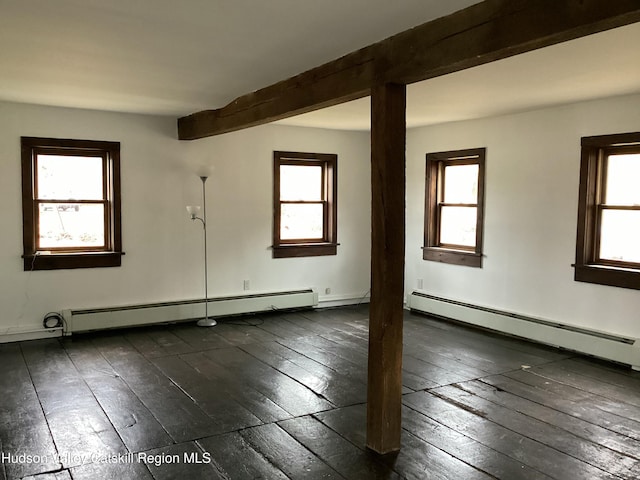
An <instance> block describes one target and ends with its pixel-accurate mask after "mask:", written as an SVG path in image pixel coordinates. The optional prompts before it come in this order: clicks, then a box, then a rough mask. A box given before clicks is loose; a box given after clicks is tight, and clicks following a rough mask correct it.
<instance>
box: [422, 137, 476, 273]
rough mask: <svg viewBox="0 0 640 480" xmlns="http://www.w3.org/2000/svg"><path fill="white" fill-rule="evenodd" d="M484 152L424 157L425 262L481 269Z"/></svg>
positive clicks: (430, 154)
mask: <svg viewBox="0 0 640 480" xmlns="http://www.w3.org/2000/svg"><path fill="white" fill-rule="evenodd" d="M485 151H486V149H484V148H475V149H470V150H456V151H451V152H439V153H428V154H427V181H426V193H425V222H424V247H423V249H422V251H423V258H424V259H425V260H433V261H436V262H444V263H453V264H456V265H468V266H471V267H481V266H482V218H483V211H484V160H485Z"/></svg>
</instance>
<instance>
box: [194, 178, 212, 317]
mask: <svg viewBox="0 0 640 480" xmlns="http://www.w3.org/2000/svg"><path fill="white" fill-rule="evenodd" d="M200 180H202V205H203V206H204V207H203V210H202V217H199V216H198V212H200V207H198V206H188V207H187V212H189V215H191V220H200V221H201V222H202V228H203V230H204V318H202V319H200V320H198V326H199V327H213V326H215V325H216V324H217V323H218V322H216V321H215V320H214V319H213V318H209V289H208V280H209V275H208V270H207V191H206V188H205V183H206V182H207V177H204V176H203V177H200Z"/></svg>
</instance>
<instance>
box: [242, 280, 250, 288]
mask: <svg viewBox="0 0 640 480" xmlns="http://www.w3.org/2000/svg"><path fill="white" fill-rule="evenodd" d="M242 286H243V288H244V289H245V290H249V288H250V283H249V280H244V281H243V282H242Z"/></svg>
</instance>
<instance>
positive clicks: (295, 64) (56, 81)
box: [0, 0, 640, 129]
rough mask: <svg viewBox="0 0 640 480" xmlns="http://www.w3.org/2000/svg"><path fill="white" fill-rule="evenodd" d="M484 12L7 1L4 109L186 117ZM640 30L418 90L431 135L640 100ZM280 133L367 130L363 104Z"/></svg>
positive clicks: (295, 2) (168, 0)
mask: <svg viewBox="0 0 640 480" xmlns="http://www.w3.org/2000/svg"><path fill="white" fill-rule="evenodd" d="M474 3H477V0H446V1H444V0H396V1H393V2H390V1H389V0H322V1H312V0H182V1H175V0H108V1H105V0H55V1H54V0H0V100H5V101H14V102H24V103H37V104H44V105H56V106H65V107H77V108H90V109H99V110H109V111H121V112H135V113H149V114H158V115H172V116H182V115H186V114H189V113H193V112H195V111H200V110H204V109H210V108H218V107H221V106H224V105H225V104H227V103H229V102H230V101H231V100H233V99H234V98H236V97H237V96H240V95H243V94H245V93H248V92H251V91H253V90H256V89H259V88H261V87H264V86H267V85H270V84H272V83H275V82H277V81H279V80H282V79H285V78H288V77H290V76H293V75H295V74H297V73H300V72H302V71H305V70H307V69H309V68H312V67H315V66H317V65H320V64H322V63H324V62H327V61H330V60H333V59H335V58H338V57H340V56H342V55H344V54H346V53H349V52H351V51H354V50H357V49H359V48H361V47H363V46H366V45H369V44H371V43H374V42H376V41H378V40H382V39H384V38H386V37H388V36H390V35H393V34H394V33H397V32H400V31H403V30H406V29H408V28H410V27H413V26H415V25H418V24H422V23H424V22H427V21H429V20H431V19H433V18H437V17H440V16H443V15H447V14H449V13H451V12H453V11H455V10H459V9H461V8H464V7H466V6H469V5H471V4H474ZM638 45H640V24H637V25H631V26H628V27H622V28H620V29H616V30H613V31H610V32H604V33H601V34H597V35H593V36H591V37H586V38H583V39H579V40H575V41H572V42H567V43H565V44H561V45H558V46H554V47H549V48H546V49H543V50H540V51H535V52H530V53H527V54H524V55H520V56H518V57H513V58H510V59H506V60H502V61H500V62H494V63H492V64H489V65H485V66H481V67H477V68H474V69H470V70H467V71H464V72H458V73H455V74H451V75H447V76H446V77H440V78H436V79H432V80H429V81H426V82H421V83H419V84H415V85H412V86H410V87H409V97H408V114H407V117H408V124H409V125H410V126H417V125H427V124H433V123H441V122H446V121H453V120H461V119H465V118H475V117H482V116H488V115H495V114H500V113H507V112H511V111H519V110H527V109H531V108H537V107H539V106H544V105H552V104H558V103H567V102H571V101H576V100H584V99H590V98H599V97H605V96H611V95H622V94H628V93H636V92H640V61H639V60H640V53H639V52H638V48H637V46H638ZM280 123H286V124H292V125H305V126H318V127H328V128H347V129H368V127H369V107H368V101H367V99H362V100H359V101H355V102H351V103H349V104H344V105H340V106H337V107H332V108H329V109H325V110H321V111H318V112H312V113H310V114H306V115H301V116H298V117H294V118H291V119H287V120H284V121H281V122H280Z"/></svg>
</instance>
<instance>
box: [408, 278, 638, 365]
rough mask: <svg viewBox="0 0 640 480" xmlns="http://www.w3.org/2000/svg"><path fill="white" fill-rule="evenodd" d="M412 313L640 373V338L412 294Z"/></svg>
mask: <svg viewBox="0 0 640 480" xmlns="http://www.w3.org/2000/svg"><path fill="white" fill-rule="evenodd" d="M407 306H408V307H409V308H410V309H411V310H415V311H418V312H422V313H426V314H429V315H433V316H436V317H442V318H447V319H453V320H457V321H460V322H463V323H469V324H472V325H476V326H479V327H483V328H487V329H489V330H494V331H497V332H502V333H507V334H509V335H513V336H516V337H520V338H524V339H527V340H533V341H537V342H540V343H544V344H546V345H551V346H554V347H562V348H566V349H568V350H572V351H575V352H580V353H585V354H588V355H593V356H595V357H599V358H604V359H606V360H613V361H615V362H619V363H624V364H627V365H630V366H631V367H632V368H633V369H634V370H640V339H637V338H630V337H623V336H618V335H613V334H611V333H607V332H602V331H597V330H589V329H585V328H580V327H575V326H572V325H566V324H562V323H557V322H552V321H549V320H544V319H540V318H535V317H528V316H525V315H520V314H517V313H512V312H506V311H502V310H496V309H493V308H487V307H481V306H477V305H472V304H469V303H464V302H459V301H456V300H450V299H447V298H442V297H436V296H433V295H428V294H425V293H421V292H415V291H414V292H412V293H411V295H409V301H408V305H407Z"/></svg>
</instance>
